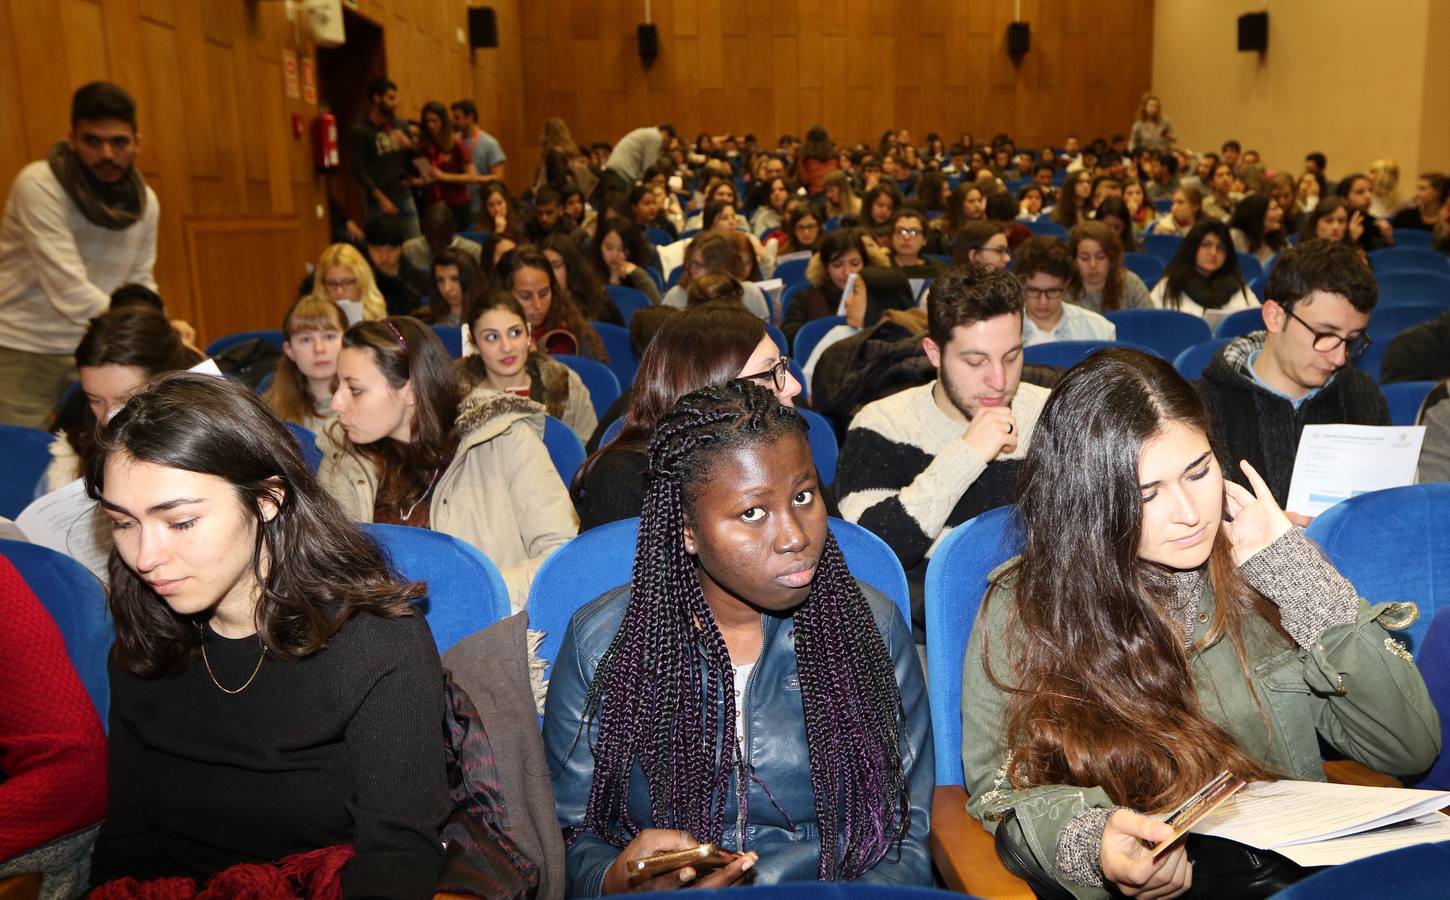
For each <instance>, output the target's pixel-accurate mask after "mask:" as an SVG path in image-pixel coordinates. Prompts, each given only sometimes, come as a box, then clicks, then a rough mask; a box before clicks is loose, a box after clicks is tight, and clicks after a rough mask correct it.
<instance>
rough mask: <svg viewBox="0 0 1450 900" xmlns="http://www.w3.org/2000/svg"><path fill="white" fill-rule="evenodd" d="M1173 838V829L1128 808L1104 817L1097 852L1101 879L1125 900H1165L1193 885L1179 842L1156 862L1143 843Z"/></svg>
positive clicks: (1191, 873)
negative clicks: (1099, 845) (1100, 843)
mask: <svg viewBox="0 0 1450 900" xmlns="http://www.w3.org/2000/svg"><path fill="white" fill-rule="evenodd" d="M1172 835H1173V826H1171V825H1165V824H1163V823H1162V822H1159V821H1158V820H1157V819H1150V818H1148V817H1147V816H1145V815H1142V814H1141V813H1135V812H1133V811H1132V810H1130V809H1120V810H1118V811H1117V812H1115V813H1113V814H1112V815H1111V816H1109V817H1108V825H1107V827H1106V828H1104V829H1103V843H1102V850H1101V857H1102V860H1101V861H1102V869H1103V878H1104V879H1105V880H1107V881H1110V882H1112V883H1113V885H1114V886H1116V887H1117V889H1118V890H1119V891H1121V892H1122V893H1123V894H1124V895H1126V896H1129V897H1139V898H1142V900H1167V898H1170V897H1177V896H1178V895H1179V894H1181V893H1183V892H1184V891H1186V890H1188V889H1189V888H1190V887H1192V886H1193V866H1192V864H1191V863H1189V861H1188V852H1187V851H1186V850H1184V849H1183V843H1182V842H1179V844H1178V845H1177V846H1176V847H1173V848H1171V849H1169V850H1166V851H1164V852H1163V853H1162V854H1161V855H1160V856H1159V857H1158V858H1157V859H1154V858H1153V851H1152V850H1151V849H1149V848H1148V847H1146V846H1144V844H1143V842H1144V841H1147V842H1149V843H1150V844H1157V843H1158V842H1159V841H1163V840H1167V839H1168V838H1169V837H1172Z"/></svg>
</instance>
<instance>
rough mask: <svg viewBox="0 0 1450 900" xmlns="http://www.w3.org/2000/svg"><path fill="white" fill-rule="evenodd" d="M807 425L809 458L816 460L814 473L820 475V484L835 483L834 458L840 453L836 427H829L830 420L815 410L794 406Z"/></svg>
mask: <svg viewBox="0 0 1450 900" xmlns="http://www.w3.org/2000/svg"><path fill="white" fill-rule="evenodd" d="M796 412H798V413H800V414H801V416H802V417H804V418H805V420H806V425H807V426H809V429H810V430H809V432H808V434H807V439H808V440H809V441H810V442H811V458H812V459H814V460H815V462H816V473H817V474H818V475H820V477H821V486H822V487H825V486H827V485H831V484H835V483H836V460H837V458H839V457H840V455H841V448H840V446H839V445H838V444H837V443H836V429H834V428H832V427H831V422H830V420H829V419H827V418H826V417H825V416H823V415H821V414H820V413H818V412H816V411H815V410H810V409H806V408H805V407H796Z"/></svg>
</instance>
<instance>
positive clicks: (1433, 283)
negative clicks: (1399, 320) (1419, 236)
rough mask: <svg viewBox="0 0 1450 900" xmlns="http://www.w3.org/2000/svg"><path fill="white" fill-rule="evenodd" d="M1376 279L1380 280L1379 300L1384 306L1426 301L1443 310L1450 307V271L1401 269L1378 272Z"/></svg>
mask: <svg viewBox="0 0 1450 900" xmlns="http://www.w3.org/2000/svg"><path fill="white" fill-rule="evenodd" d="M1375 281H1377V282H1379V286H1380V299H1379V302H1380V303H1381V304H1382V305H1384V306H1404V305H1406V304H1410V303H1426V304H1433V305H1435V306H1438V307H1440V308H1441V309H1442V310H1443V309H1446V308H1450V271H1446V270H1441V271H1438V272H1435V271H1429V270H1426V269H1400V270H1396V271H1394V272H1385V273H1383V274H1376V275H1375Z"/></svg>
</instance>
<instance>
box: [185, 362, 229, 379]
mask: <svg viewBox="0 0 1450 900" xmlns="http://www.w3.org/2000/svg"><path fill="white" fill-rule="evenodd" d="M186 371H188V372H200V373H201V374H203V375H215V376H216V377H218V378H225V377H226V376H225V375H223V374H222V370H221V368H220V367H219V366H218V365H217V364H216V360H214V359H204V360H202V361H201V362H199V363H197V364H196V365H194V366H192V367H191V368H190V369H187V370H186Z"/></svg>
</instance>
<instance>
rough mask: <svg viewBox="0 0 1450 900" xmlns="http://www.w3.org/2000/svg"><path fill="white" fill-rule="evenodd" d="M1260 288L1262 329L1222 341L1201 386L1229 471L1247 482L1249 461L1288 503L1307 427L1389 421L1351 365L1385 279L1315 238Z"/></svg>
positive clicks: (1348, 250)
mask: <svg viewBox="0 0 1450 900" xmlns="http://www.w3.org/2000/svg"><path fill="white" fill-rule="evenodd" d="M1264 293H1265V295H1266V296H1265V299H1264V306H1263V312H1264V330H1263V331H1257V332H1254V333H1253V334H1250V335H1246V336H1244V337H1240V338H1235V339H1234V340H1232V341H1230V342H1229V343H1228V344H1226V345H1224V346H1223V347H1222V348H1221V349H1220V350H1219V352H1218V354H1217V355H1216V356H1214V358H1213V361H1212V362H1210V363H1209V364H1208V368H1207V369H1205V370H1204V373H1203V380H1202V381H1201V382H1199V385H1198V388H1199V394H1200V395H1201V396H1202V397H1203V402H1204V405H1205V406H1206V407H1207V408H1208V414H1209V420H1210V421H1211V422H1212V424H1213V438H1214V446H1215V447H1216V448H1217V449H1218V450H1219V452H1220V453H1222V454H1224V455H1223V456H1222V458H1221V459H1220V463H1221V464H1222V466H1223V471H1224V474H1226V475H1227V476H1228V477H1230V478H1232V479H1234V480H1235V481H1238V482H1240V483H1241V484H1244V485H1245V486H1246V487H1247V486H1248V482H1247V480H1246V479H1245V477H1244V475H1243V472H1242V471H1241V470H1240V468H1239V461H1240V460H1248V461H1249V463H1250V464H1251V465H1253V467H1254V468H1255V469H1257V470H1258V472H1259V474H1260V475H1262V476H1263V477H1264V480H1265V481H1266V482H1268V485H1269V487H1270V489H1271V490H1272V491H1273V493H1274V499H1275V500H1276V501H1277V502H1278V503H1279V504H1280V505H1283V504H1284V503H1285V501H1286V500H1287V499H1288V496H1289V482H1290V480H1291V478H1292V477H1293V474H1294V457H1295V455H1296V454H1297V453H1298V450H1299V434H1300V432H1301V431H1302V430H1303V428H1304V426H1305V425H1330V424H1346V425H1388V424H1390V412H1389V407H1388V406H1387V405H1386V404H1385V398H1384V395H1382V394H1381V393H1380V389H1379V386H1378V385H1377V384H1375V380H1374V378H1373V377H1371V376H1370V375H1369V374H1368V373H1366V372H1364V371H1361V370H1360V369H1358V368H1356V367H1355V366H1353V365H1351V364H1350V363H1352V362H1353V361H1354V360H1355V359H1356V358H1358V357H1359V356H1360V355H1361V354H1362V353H1363V352H1364V351H1365V349H1367V348H1368V347H1369V343H1370V338H1369V335H1368V334H1367V333H1366V331H1365V329H1366V328H1367V327H1368V326H1369V316H1370V312H1371V311H1373V310H1374V305H1375V301H1376V300H1378V299H1379V287H1378V286H1377V285H1376V284H1375V280H1374V274H1373V273H1372V272H1371V271H1370V270H1369V267H1368V266H1366V265H1365V264H1364V262H1363V261H1362V260H1361V259H1360V257H1359V252H1358V251H1357V250H1356V249H1355V248H1354V247H1353V246H1352V245H1350V244H1344V243H1340V242H1331V241H1325V240H1312V241H1305V242H1304V243H1302V244H1300V245H1299V246H1298V247H1295V248H1293V249H1290V250H1286V251H1284V253H1283V254H1282V255H1280V257H1279V259H1278V262H1276V263H1275V264H1274V268H1273V270H1272V271H1271V272H1270V273H1269V283H1268V286H1267V287H1266V288H1265V290H1264ZM1291 518H1294V515H1293V514H1292V513H1291ZM1298 519H1299V521H1301V523H1302V522H1303V521H1304V520H1303V518H1302V516H1301V517H1298Z"/></svg>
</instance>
